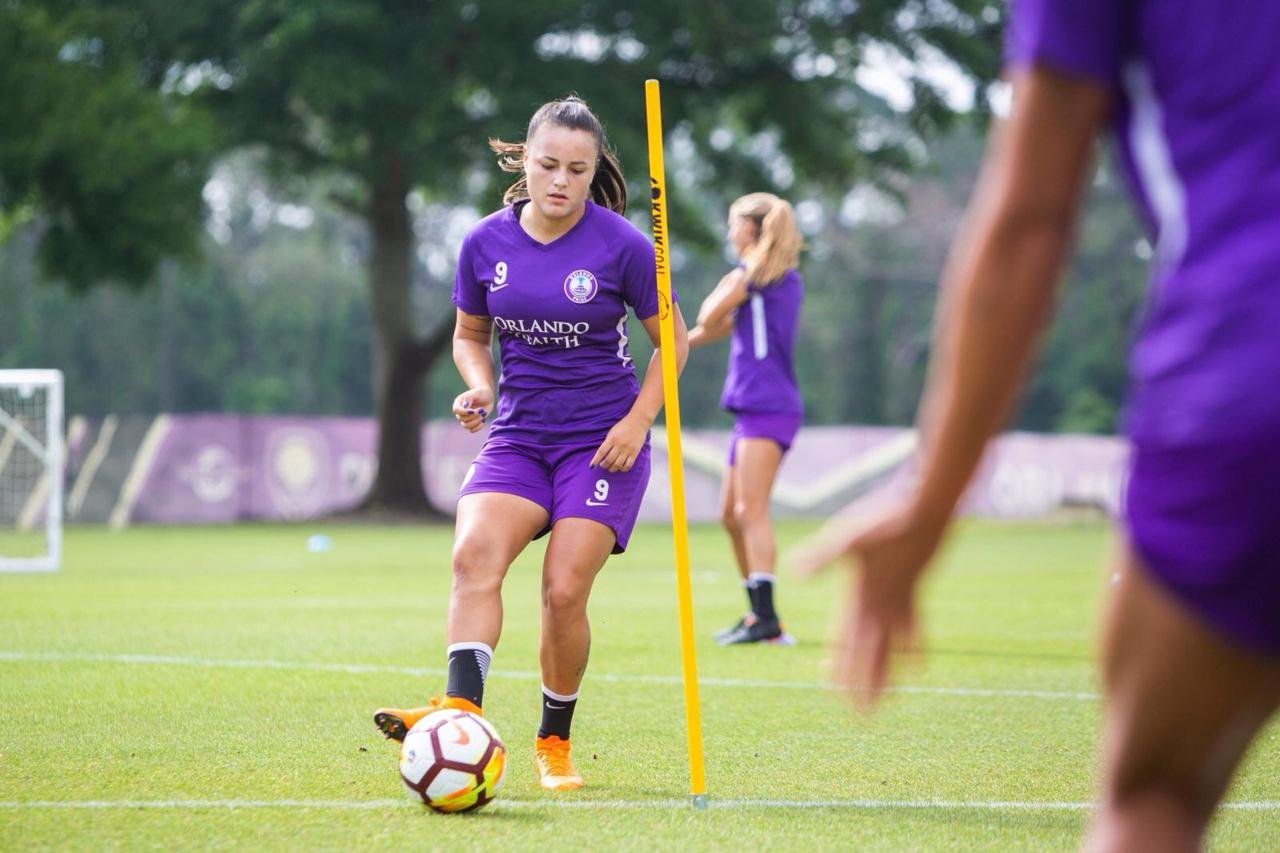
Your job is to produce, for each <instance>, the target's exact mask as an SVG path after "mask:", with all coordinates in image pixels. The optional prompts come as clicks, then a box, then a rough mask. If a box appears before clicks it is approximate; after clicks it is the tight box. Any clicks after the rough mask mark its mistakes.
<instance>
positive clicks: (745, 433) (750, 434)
mask: <svg viewBox="0 0 1280 853" xmlns="http://www.w3.org/2000/svg"><path fill="white" fill-rule="evenodd" d="M803 421H804V417H803V416H802V415H760V414H752V413H750V412H736V413H735V414H734V421H733V432H732V433H731V434H730V435H729V467H730V468H732V467H733V465H734V463H735V462H736V461H737V458H738V439H740V438H769V439H772V440H773V441H774V442H775V443H776V444H777V445H778V446H779V447H781V448H782V452H783V453H786V452H787V451H788V450H790V449H791V442H793V441H795V440H796V433H798V432H799V431H800V424H801V422H803Z"/></svg>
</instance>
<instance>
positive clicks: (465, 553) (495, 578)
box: [453, 540, 505, 593]
mask: <svg viewBox="0 0 1280 853" xmlns="http://www.w3.org/2000/svg"><path fill="white" fill-rule="evenodd" d="M499 563H500V560H499V559H498V558H497V557H496V555H494V554H493V552H492V550H491V549H489V548H486V547H485V546H484V545H481V544H480V543H478V542H473V541H466V540H464V541H460V542H458V543H457V544H456V545H454V548H453V587H454V589H455V590H456V591H458V592H462V593H484V592H492V591H494V590H498V589H501V588H502V575H503V569H504V568H505V567H504V566H501V565H499Z"/></svg>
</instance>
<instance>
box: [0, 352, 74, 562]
mask: <svg viewBox="0 0 1280 853" xmlns="http://www.w3.org/2000/svg"><path fill="white" fill-rule="evenodd" d="M62 393H63V387H62V372H61V371H59V370H0V571H10V572H13V571H19V572H20V571H53V570H55V569H57V568H58V567H59V566H60V564H61V562H62V485H63V475H64V471H65V468H66V465H65V455H64V448H63V443H62V436H63V432H62V423H63V411H62V402H63V398H62Z"/></svg>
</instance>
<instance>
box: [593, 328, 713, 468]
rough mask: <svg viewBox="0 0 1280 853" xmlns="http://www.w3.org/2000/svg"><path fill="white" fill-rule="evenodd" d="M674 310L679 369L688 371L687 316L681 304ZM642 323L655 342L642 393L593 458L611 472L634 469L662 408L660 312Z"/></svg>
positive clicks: (637, 396)
mask: <svg viewBox="0 0 1280 853" xmlns="http://www.w3.org/2000/svg"><path fill="white" fill-rule="evenodd" d="M673 310H674V312H675V313H674V316H673V317H672V323H673V325H674V331H675V349H676V372H677V373H679V372H680V371H683V370H684V365H685V362H686V361H688V360H689V336H688V332H687V331H686V329H685V325H684V317H683V316H682V315H681V313H680V306H679V305H675V306H673ZM640 322H641V324H643V325H644V330H645V331H646V332H648V334H649V340H651V341H653V346H654V350H653V355H652V356H651V357H650V358H649V366H648V367H647V368H645V372H644V379H643V381H641V383H640V393H639V394H637V395H636V400H635V402H634V403H632V404H631V411H629V412H628V413H627V415H626V417H624V418H623V419H622V420H620V421H618V423H616V424H615V425H614V426H613V428H612V429H611V430H609V434H608V435H607V436H605V439H604V441H603V442H602V443H601V444H600V448H599V449H598V450H596V454H595V456H594V457H593V458H592V460H591V464H592V465H600V466H601V467H602V468H604V469H605V470H607V471H629V470H631V466H632V465H634V464H635V461H636V457H637V456H639V454H640V450H641V448H643V447H644V440H645V437H646V436H647V435H648V434H649V428H650V427H652V426H653V422H654V421H655V420H657V418H658V413H659V412H661V411H662V401H663V390H662V348H661V341H662V336H661V327H660V326H659V324H658V322H659V321H658V315H656V314H655V315H653V316H652V317H649V318H647V319H644V320H641V321H640Z"/></svg>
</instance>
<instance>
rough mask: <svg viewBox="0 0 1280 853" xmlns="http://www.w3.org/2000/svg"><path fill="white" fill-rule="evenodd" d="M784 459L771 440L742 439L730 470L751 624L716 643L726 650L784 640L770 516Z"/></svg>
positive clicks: (780, 449)
mask: <svg viewBox="0 0 1280 853" xmlns="http://www.w3.org/2000/svg"><path fill="white" fill-rule="evenodd" d="M782 454H783V448H782V446H781V445H780V444H779V443H778V442H777V441H776V440H774V439H772V438H762V437H755V436H752V437H743V438H740V439H738V445H737V449H736V457H737V458H736V462H735V465H734V467H733V469H732V474H733V480H734V482H733V492H734V496H735V501H734V506H733V513H734V518H735V520H736V521H737V526H738V529H739V530H740V531H741V532H742V540H743V545H744V550H745V551H746V561H747V567H748V574H747V583H748V595H749V596H750V599H751V615H752V618H750V619H748V620H747V621H746V622H744V624H743V625H742V626H741V627H740V628H739V629H738V630H736V631H734V632H731V633H729V634H727V635H725V636H723V637H720V638H718V639H719V642H720V643H722V644H725V645H731V644H737V643H757V642H762V641H764V642H768V641H774V642H777V641H780V640H782V638H783V637H784V632H783V630H782V623H781V622H780V620H779V618H778V613H777V610H776V608H775V607H774V600H773V593H774V580H775V574H776V566H777V559H778V546H777V542H776V540H775V538H774V534H773V520H772V518H770V514H769V496H770V494H771V493H772V492H773V483H774V480H775V479H777V476H778V468H779V467H781V465H782Z"/></svg>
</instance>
